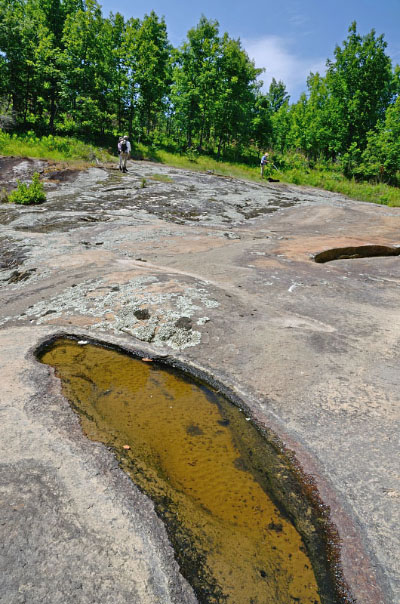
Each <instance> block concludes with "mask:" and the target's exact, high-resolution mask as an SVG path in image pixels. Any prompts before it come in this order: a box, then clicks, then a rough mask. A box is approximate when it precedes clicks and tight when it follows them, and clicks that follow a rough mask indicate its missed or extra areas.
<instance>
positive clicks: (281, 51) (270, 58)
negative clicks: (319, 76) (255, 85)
mask: <svg viewBox="0 0 400 604" xmlns="http://www.w3.org/2000/svg"><path fill="white" fill-rule="evenodd" d="M242 42H243V46H244V48H245V49H246V51H247V54H248V55H249V57H250V58H251V59H254V61H255V64H256V67H264V68H265V73H263V74H262V76H261V79H262V80H263V82H264V86H263V88H264V90H268V88H269V85H270V83H271V80H272V78H275V80H277V81H279V80H282V81H283V82H284V84H285V85H286V89H287V91H288V92H289V94H290V95H291V97H292V100H297V98H298V96H299V94H300V93H301V92H302V91H305V90H306V87H307V86H306V81H307V77H308V75H309V73H310V71H312V72H314V73H315V72H316V71H318V72H319V73H325V62H326V59H325V58H319V57H315V58H312V59H305V58H303V57H299V56H298V55H296V54H295V52H294V51H293V50H292V49H291V43H290V41H289V40H287V39H285V38H282V37H279V36H265V37H263V38H258V39H253V40H251V39H250V40H246V39H244V40H242Z"/></svg>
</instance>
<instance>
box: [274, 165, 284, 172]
mask: <svg viewBox="0 0 400 604" xmlns="http://www.w3.org/2000/svg"><path fill="white" fill-rule="evenodd" d="M272 166H273V167H274V168H275V170H276V171H277V172H280V173H281V174H283V172H282V170H279V168H277V167H276V166H275V164H272Z"/></svg>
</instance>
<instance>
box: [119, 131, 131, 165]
mask: <svg viewBox="0 0 400 604" xmlns="http://www.w3.org/2000/svg"><path fill="white" fill-rule="evenodd" d="M130 152H131V144H130V142H129V140H128V137H127V136H121V137H120V139H119V141H118V153H119V169H120V170H121V172H128V170H127V169H126V160H127V159H128V157H129V154H130Z"/></svg>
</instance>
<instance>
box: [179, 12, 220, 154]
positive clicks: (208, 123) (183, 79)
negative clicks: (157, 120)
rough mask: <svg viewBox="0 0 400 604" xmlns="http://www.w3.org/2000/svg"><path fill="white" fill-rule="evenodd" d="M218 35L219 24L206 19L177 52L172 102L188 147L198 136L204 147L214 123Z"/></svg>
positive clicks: (190, 31)
mask: <svg viewBox="0 0 400 604" xmlns="http://www.w3.org/2000/svg"><path fill="white" fill-rule="evenodd" d="M218 34H219V25H218V22H217V21H209V20H208V19H206V18H205V17H204V16H202V17H201V18H200V21H199V23H198V25H197V26H196V27H195V28H192V29H190V30H189V32H188V34H187V41H186V42H184V44H183V45H182V47H181V48H180V49H179V50H177V51H176V52H175V56H174V69H173V84H172V89H171V101H172V104H173V107H174V111H175V117H176V125H177V129H178V131H180V132H183V133H184V135H185V138H186V144H187V146H188V147H191V146H192V143H193V137H194V136H195V135H198V136H199V145H200V147H201V146H202V144H203V140H204V138H205V137H207V138H208V136H209V135H210V132H211V128H212V125H213V122H214V115H215V103H216V99H217V88H216V86H217V60H218V57H219V56H220V54H221V40H220V38H219V35H218Z"/></svg>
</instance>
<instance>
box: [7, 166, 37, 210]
mask: <svg viewBox="0 0 400 604" xmlns="http://www.w3.org/2000/svg"><path fill="white" fill-rule="evenodd" d="M17 182H18V187H17V188H16V190H15V191H13V192H12V193H11V194H10V195H9V197H8V199H9V201H10V202H11V203H20V204H23V205H33V204H36V203H43V201H46V194H45V192H44V189H43V185H42V183H41V182H40V180H39V174H38V172H35V173H34V175H33V178H32V183H31V184H30V185H27V184H25V183H23V182H20V181H19V180H18V181H17Z"/></svg>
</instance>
